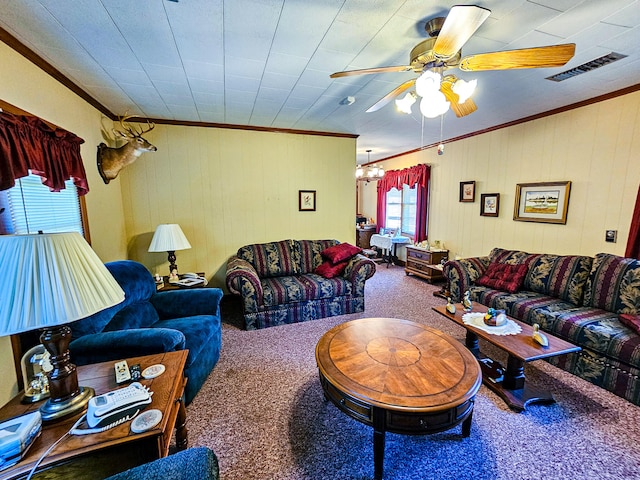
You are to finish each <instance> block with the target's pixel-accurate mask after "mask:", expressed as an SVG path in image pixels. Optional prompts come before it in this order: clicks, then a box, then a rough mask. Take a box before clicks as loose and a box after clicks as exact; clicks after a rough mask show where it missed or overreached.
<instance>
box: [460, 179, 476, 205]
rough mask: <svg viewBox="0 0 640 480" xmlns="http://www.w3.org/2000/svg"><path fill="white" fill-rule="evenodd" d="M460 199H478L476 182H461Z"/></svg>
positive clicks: (470, 200)
mask: <svg viewBox="0 0 640 480" xmlns="http://www.w3.org/2000/svg"><path fill="white" fill-rule="evenodd" d="M460 201H461V202H470V203H473V202H475V201H476V182H475V181H471V182H460Z"/></svg>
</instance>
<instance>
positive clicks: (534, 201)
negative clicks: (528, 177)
mask: <svg viewBox="0 0 640 480" xmlns="http://www.w3.org/2000/svg"><path fill="white" fill-rule="evenodd" d="M570 193H571V182H568V181H567V182H540V183H519V184H517V185H516V202H515V205H514V208H513V219H514V220H518V221H521V222H540V223H561V224H566V223H567V211H568V210H569V194H570Z"/></svg>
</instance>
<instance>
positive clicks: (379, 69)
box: [329, 65, 413, 78]
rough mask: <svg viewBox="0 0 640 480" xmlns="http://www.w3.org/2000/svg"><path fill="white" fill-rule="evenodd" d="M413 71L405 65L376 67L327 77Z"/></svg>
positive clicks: (337, 73)
mask: <svg viewBox="0 0 640 480" xmlns="http://www.w3.org/2000/svg"><path fill="white" fill-rule="evenodd" d="M412 70H413V69H412V68H411V67H410V66H407V65H398V66H395V67H377V68H363V69H362V70H347V71H346V72H336V73H332V74H331V75H329V76H330V77H331V78H338V77H350V76H351V75H368V74H370V73H385V72H411V71H412Z"/></svg>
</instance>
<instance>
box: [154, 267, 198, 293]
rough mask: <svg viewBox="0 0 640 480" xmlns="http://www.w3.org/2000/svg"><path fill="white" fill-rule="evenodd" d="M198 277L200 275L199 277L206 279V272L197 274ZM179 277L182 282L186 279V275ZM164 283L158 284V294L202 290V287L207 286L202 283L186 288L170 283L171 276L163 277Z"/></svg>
mask: <svg viewBox="0 0 640 480" xmlns="http://www.w3.org/2000/svg"><path fill="white" fill-rule="evenodd" d="M196 275H198V276H199V277H202V278H204V277H205V274H204V272H196ZM178 277H179V278H180V280H182V279H183V278H185V276H184V275H178ZM162 281H163V283H156V292H167V291H169V290H178V289H180V288H202V287H204V286H205V284H204V283H201V284H199V285H194V286H193V287H185V286H184V285H174V284H173V283H169V276H168V275H167V276H164V277H162Z"/></svg>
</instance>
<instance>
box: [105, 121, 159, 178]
mask: <svg viewBox="0 0 640 480" xmlns="http://www.w3.org/2000/svg"><path fill="white" fill-rule="evenodd" d="M132 117H134V115H129V116H127V115H125V116H124V117H119V120H120V126H121V127H122V129H121V130H116V129H115V128H114V129H113V134H114V135H115V136H116V137H122V138H124V139H125V140H126V142H127V143H125V144H124V145H122V146H121V147H118V148H112V147H108V146H107V145H106V144H104V143H101V144H100V145H98V172H100V176H101V177H102V180H104V183H109V182H110V181H111V180H113V179H114V178H116V177H117V176H118V173H120V170H122V169H123V168H124V167H126V166H127V165H131V164H132V163H133V162H135V161H136V160H137V159H138V157H139V156H140V155H142V154H143V153H144V152H155V151H156V150H157V148H156V147H154V146H153V145H151V144H150V143H149V142H147V141H146V140H145V139H144V138H142V135H144V134H145V133H148V132H150V131H151V130H153V128H154V127H155V125H154V124H153V123H151V122H149V121H147V127H148V128H147V129H146V130H145V129H144V128H142V127H140V131H138V129H136V128H134V127H133V126H131V125H128V124H125V123H124V122H125V121H127V120H128V119H129V118H132Z"/></svg>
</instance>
